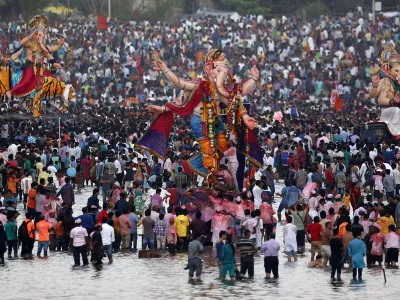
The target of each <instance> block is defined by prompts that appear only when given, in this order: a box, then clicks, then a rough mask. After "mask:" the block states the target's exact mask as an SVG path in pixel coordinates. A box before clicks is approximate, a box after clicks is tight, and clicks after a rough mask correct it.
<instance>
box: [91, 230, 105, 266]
mask: <svg viewBox="0 0 400 300" xmlns="http://www.w3.org/2000/svg"><path fill="white" fill-rule="evenodd" d="M94 229H95V230H94V232H93V233H92V238H91V250H92V256H91V261H92V262H93V263H94V264H95V265H99V264H102V261H101V260H102V259H103V253H104V248H103V240H102V238H101V230H102V225H101V224H96V226H95V227H94Z"/></svg>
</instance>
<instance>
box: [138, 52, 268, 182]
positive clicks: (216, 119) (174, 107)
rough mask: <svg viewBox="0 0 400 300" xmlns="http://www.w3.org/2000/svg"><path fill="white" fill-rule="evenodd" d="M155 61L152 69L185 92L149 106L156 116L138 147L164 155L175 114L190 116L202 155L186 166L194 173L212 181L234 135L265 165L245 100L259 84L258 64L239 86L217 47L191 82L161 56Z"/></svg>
mask: <svg viewBox="0 0 400 300" xmlns="http://www.w3.org/2000/svg"><path fill="white" fill-rule="evenodd" d="M153 58H154V69H155V70H157V71H162V72H163V73H164V75H165V76H166V77H167V79H168V80H170V81H171V82H172V84H173V85H174V86H175V87H176V88H178V89H181V90H183V94H182V97H178V98H177V99H176V100H174V101H173V102H170V103H167V104H166V105H164V106H155V105H150V106H149V107H148V109H149V111H151V112H154V113H156V114H157V115H156V117H155V120H154V122H153V123H152V124H151V125H150V128H149V129H148V131H147V132H146V134H145V135H144V137H143V138H142V139H141V141H140V142H139V146H141V147H142V148H145V149H147V150H149V151H150V152H152V153H153V154H155V155H157V156H159V157H163V156H164V155H165V154H166V148H167V144H168V139H169V133H170V130H171V128H172V124H173V114H177V115H179V116H190V118H191V119H190V126H191V130H192V133H193V135H194V137H195V138H196V141H197V142H198V143H199V145H200V148H201V153H199V154H198V155H196V156H194V157H193V158H191V159H190V160H189V162H188V163H189V166H190V167H191V169H192V170H193V171H194V172H195V173H196V174H199V175H201V176H203V177H208V176H209V175H211V174H213V173H214V172H215V171H217V170H218V168H219V161H220V159H221V158H222V157H223V153H224V152H225V151H227V150H228V142H229V139H230V138H231V137H235V139H237V144H238V146H239V148H240V149H242V152H243V154H244V155H245V156H247V158H248V159H249V160H250V161H252V162H254V163H256V164H258V163H259V162H260V161H262V156H261V154H260V152H259V151H260V147H259V146H258V144H257V141H256V138H255V136H254V133H253V132H252V130H253V129H254V128H255V127H256V126H257V124H256V121H255V119H253V118H252V117H250V116H249V115H248V113H247V110H246V108H245V107H244V104H243V98H242V97H243V96H244V95H247V94H248V93H250V92H251V90H252V89H253V88H254V87H255V85H256V83H257V81H258V78H259V72H258V70H257V67H256V65H255V63H253V65H252V67H251V69H250V77H249V79H248V80H246V81H245V82H244V84H243V85H241V84H238V83H236V82H235V80H234V79H233V76H232V74H230V73H229V62H228V60H227V58H226V57H225V54H224V52H223V51H221V50H216V49H213V50H211V51H209V52H208V53H207V55H206V57H205V62H204V76H203V78H199V79H195V80H191V81H188V80H184V79H182V78H180V77H178V76H177V75H176V74H174V73H173V72H172V71H171V70H170V69H169V68H168V67H167V65H166V64H165V62H163V61H161V60H160V59H159V58H158V57H157V56H153ZM220 103H223V104H224V105H225V106H226V124H224V121H223V119H222V118H221V116H220V113H221V112H220ZM242 123H244V125H245V126H242ZM232 175H233V176H234V174H232Z"/></svg>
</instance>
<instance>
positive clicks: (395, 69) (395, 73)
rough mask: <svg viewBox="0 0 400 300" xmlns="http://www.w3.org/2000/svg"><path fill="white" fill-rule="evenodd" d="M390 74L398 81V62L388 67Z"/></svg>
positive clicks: (399, 70) (399, 73) (399, 74)
mask: <svg viewBox="0 0 400 300" xmlns="http://www.w3.org/2000/svg"><path fill="white" fill-rule="evenodd" d="M390 75H391V77H392V78H393V79H395V80H396V81H398V82H399V83H400V63H396V64H393V65H392V66H391V67H390Z"/></svg>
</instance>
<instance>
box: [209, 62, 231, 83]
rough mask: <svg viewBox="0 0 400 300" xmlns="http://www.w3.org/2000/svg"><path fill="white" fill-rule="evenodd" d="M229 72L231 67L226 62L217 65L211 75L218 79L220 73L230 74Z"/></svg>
mask: <svg viewBox="0 0 400 300" xmlns="http://www.w3.org/2000/svg"><path fill="white" fill-rule="evenodd" d="M228 72H229V68H228V66H227V65H225V64H223V65H217V66H215V67H214V68H213V69H212V70H211V72H210V76H211V77H212V78H214V79H216V78H217V77H218V75H219V74H220V73H225V74H228Z"/></svg>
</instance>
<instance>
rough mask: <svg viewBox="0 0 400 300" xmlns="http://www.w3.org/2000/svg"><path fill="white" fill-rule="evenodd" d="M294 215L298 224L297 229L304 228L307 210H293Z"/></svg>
mask: <svg viewBox="0 0 400 300" xmlns="http://www.w3.org/2000/svg"><path fill="white" fill-rule="evenodd" d="M292 216H293V219H294V225H296V227H297V230H304V219H305V217H306V212H305V211H304V210H303V211H292Z"/></svg>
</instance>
